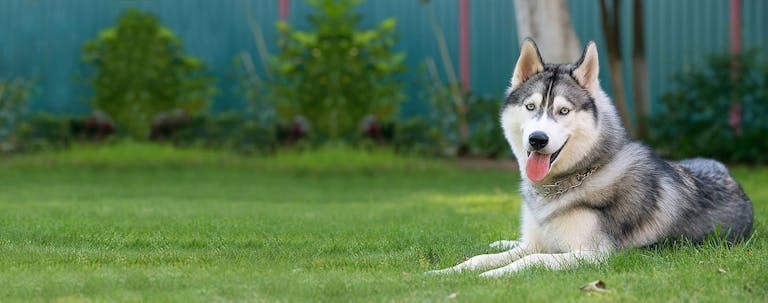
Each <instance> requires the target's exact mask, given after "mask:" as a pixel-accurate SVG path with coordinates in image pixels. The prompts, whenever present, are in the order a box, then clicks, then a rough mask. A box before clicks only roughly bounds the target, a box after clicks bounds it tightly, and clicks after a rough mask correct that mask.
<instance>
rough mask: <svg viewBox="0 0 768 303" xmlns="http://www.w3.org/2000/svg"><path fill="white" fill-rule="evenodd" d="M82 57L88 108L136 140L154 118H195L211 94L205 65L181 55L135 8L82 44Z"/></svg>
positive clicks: (150, 19)
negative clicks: (172, 114)
mask: <svg viewBox="0 0 768 303" xmlns="http://www.w3.org/2000/svg"><path fill="white" fill-rule="evenodd" d="M83 58H84V61H85V62H86V63H88V64H91V65H92V66H93V67H94V68H95V75H94V76H93V79H92V80H91V85H92V86H93V88H94V93H95V94H94V96H93V97H92V98H91V100H90V102H91V105H92V106H93V107H94V108H96V109H99V110H102V111H104V112H106V113H107V114H108V115H109V116H110V117H111V118H112V119H114V121H115V122H116V123H117V126H118V127H119V128H120V131H121V132H122V133H125V134H128V135H130V136H132V137H134V138H137V139H146V138H147V136H148V134H149V126H150V119H151V118H152V117H153V116H154V115H156V114H157V113H160V112H166V111H170V110H173V109H177V108H178V109H182V110H184V111H185V112H187V113H190V114H197V113H200V112H201V111H203V110H204V109H205V107H206V105H207V103H208V101H209V99H210V98H211V96H212V94H213V92H214V88H213V87H212V81H211V80H212V79H211V78H209V77H207V76H205V75H204V71H205V66H204V64H203V63H202V62H201V61H200V60H198V59H196V58H194V57H191V56H188V55H185V54H184V53H183V51H182V48H181V43H180V42H179V40H178V39H177V38H176V37H175V36H174V34H173V33H172V32H171V30H170V29H168V28H166V27H163V26H161V25H160V22H159V21H158V19H157V17H155V16H154V15H152V14H149V13H146V12H141V11H139V10H136V9H130V10H128V11H126V12H125V13H123V14H122V15H121V16H120V18H119V20H118V21H117V24H116V25H115V26H114V27H111V28H107V29H104V30H102V31H101V32H100V33H99V35H98V37H96V39H94V40H92V41H89V42H87V43H86V44H85V46H84V47H83Z"/></svg>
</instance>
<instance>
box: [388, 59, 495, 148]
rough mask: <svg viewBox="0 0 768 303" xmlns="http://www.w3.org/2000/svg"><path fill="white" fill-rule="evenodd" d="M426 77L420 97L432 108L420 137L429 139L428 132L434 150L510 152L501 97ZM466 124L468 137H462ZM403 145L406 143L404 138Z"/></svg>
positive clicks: (423, 80)
mask: <svg viewBox="0 0 768 303" xmlns="http://www.w3.org/2000/svg"><path fill="white" fill-rule="evenodd" d="M424 76H425V77H424V79H421V82H422V83H421V85H422V87H423V88H424V89H423V90H422V93H421V99H423V100H428V101H429V105H430V108H429V109H428V113H429V114H428V116H427V118H426V119H425V120H424V121H423V122H422V124H423V127H425V128H424V129H423V130H422V131H421V132H423V133H422V134H421V135H420V136H421V137H424V138H426V137H427V135H426V132H428V133H429V136H428V137H429V140H427V141H424V142H430V144H433V148H432V150H433V151H435V152H436V153H437V154H440V155H448V156H453V155H458V156H466V155H472V156H483V157H491V158H495V157H499V156H502V155H504V154H508V151H509V146H508V145H507V141H506V140H505V139H504V136H503V133H502V130H501V125H500V123H499V109H500V106H501V104H502V103H503V101H502V100H501V99H498V98H494V97H491V96H480V95H477V94H475V93H473V92H471V91H464V90H463V89H462V88H460V87H459V86H458V84H442V83H440V81H439V80H437V79H432V80H430V79H428V78H429V77H426V76H427V75H426V73H425V74H424ZM457 98H458V99H460V100H457ZM462 115H463V117H462ZM462 121H463V122H462ZM409 123H410V124H413V123H416V122H409ZM463 123H466V126H467V128H468V129H467V133H468V136H467V138H466V140H462V139H461V137H462V136H461V132H462V127H464V125H463ZM408 127H409V128H411V130H409V131H416V130H415V129H413V128H415V127H414V126H413V125H409V126H408ZM409 136H411V137H413V136H414V135H409ZM415 143H416V142H415V141H414V144H415ZM400 144H404V143H403V142H402V140H401V142H400ZM419 148H420V149H422V148H423V147H419Z"/></svg>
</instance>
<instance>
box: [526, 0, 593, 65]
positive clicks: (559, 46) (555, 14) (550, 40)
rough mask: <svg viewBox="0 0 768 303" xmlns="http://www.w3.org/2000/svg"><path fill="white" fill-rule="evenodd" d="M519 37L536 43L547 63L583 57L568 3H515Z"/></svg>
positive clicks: (562, 0) (545, 0)
mask: <svg viewBox="0 0 768 303" xmlns="http://www.w3.org/2000/svg"><path fill="white" fill-rule="evenodd" d="M515 18H516V21H517V36H518V39H520V43H522V41H523V39H525V38H526V37H530V38H533V40H536V44H537V45H538V47H539V51H540V52H541V56H542V58H543V59H544V62H551V63H566V62H573V61H576V59H578V58H579V56H580V55H581V44H580V43H579V37H578V36H576V32H575V31H574V30H573V26H572V25H571V14H570V12H569V10H568V3H567V2H566V1H565V0H541V1H530V0H515Z"/></svg>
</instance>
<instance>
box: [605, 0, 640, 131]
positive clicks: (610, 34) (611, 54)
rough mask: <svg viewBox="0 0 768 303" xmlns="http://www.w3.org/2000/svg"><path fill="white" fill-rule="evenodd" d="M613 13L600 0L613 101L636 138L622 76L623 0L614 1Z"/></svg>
mask: <svg viewBox="0 0 768 303" xmlns="http://www.w3.org/2000/svg"><path fill="white" fill-rule="evenodd" d="M611 8H612V10H611V12H608V3H606V0H600V16H601V17H602V18H600V19H601V21H602V25H603V34H604V35H605V42H606V44H607V48H608V68H609V70H610V72H611V88H612V89H613V101H614V103H616V108H617V109H618V110H619V115H620V116H621V121H622V123H623V124H624V125H625V126H626V127H627V128H628V129H629V132H630V134H631V135H632V136H635V135H636V134H635V131H634V128H633V127H632V123H631V121H630V120H629V111H628V109H627V98H626V92H625V91H624V75H623V74H622V64H621V39H620V36H619V33H620V32H621V31H620V29H621V27H620V26H619V25H620V23H619V16H620V14H621V10H620V8H621V0H613V6H612V7H611Z"/></svg>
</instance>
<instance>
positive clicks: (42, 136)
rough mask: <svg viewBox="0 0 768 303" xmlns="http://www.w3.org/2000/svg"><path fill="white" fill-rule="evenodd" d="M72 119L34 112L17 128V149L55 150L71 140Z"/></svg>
mask: <svg viewBox="0 0 768 303" xmlns="http://www.w3.org/2000/svg"><path fill="white" fill-rule="evenodd" d="M71 125H72V120H71V119H70V118H68V117H61V116H54V115H51V114H44V113H42V114H36V115H34V116H32V117H30V118H29V119H27V120H25V121H24V122H23V123H22V124H21V125H20V126H19V129H18V132H17V136H18V144H19V149H20V150H23V151H39V150H57V149H63V148H67V147H69V144H70V142H71V141H72V128H71Z"/></svg>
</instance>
